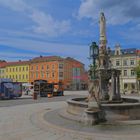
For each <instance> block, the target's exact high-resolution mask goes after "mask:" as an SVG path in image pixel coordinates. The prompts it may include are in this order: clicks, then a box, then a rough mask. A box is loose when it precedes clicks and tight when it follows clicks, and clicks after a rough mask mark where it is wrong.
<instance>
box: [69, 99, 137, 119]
mask: <svg viewBox="0 0 140 140" xmlns="http://www.w3.org/2000/svg"><path fill="white" fill-rule="evenodd" d="M85 99H86V98H73V99H69V100H68V101H67V104H68V107H67V112H68V113H70V114H72V115H76V116H82V114H83V113H84V111H85V110H86V109H87V108H88V103H87V102H85ZM101 108H102V109H103V110H104V112H105V114H106V120H107V121H124V120H140V101H139V100H137V99H134V98H126V97H123V98H122V103H113V102H108V103H101Z"/></svg>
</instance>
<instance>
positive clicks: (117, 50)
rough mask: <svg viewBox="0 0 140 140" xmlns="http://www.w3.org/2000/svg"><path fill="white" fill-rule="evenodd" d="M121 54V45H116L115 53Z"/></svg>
mask: <svg viewBox="0 0 140 140" xmlns="http://www.w3.org/2000/svg"><path fill="white" fill-rule="evenodd" d="M120 54H121V47H120V45H119V44H117V45H116V46H115V55H120Z"/></svg>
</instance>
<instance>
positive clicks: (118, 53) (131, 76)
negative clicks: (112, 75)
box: [111, 45, 139, 93]
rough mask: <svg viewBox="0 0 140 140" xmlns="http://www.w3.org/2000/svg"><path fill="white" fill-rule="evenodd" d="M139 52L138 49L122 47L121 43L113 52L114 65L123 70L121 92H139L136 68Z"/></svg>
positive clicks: (112, 60)
mask: <svg viewBox="0 0 140 140" xmlns="http://www.w3.org/2000/svg"><path fill="white" fill-rule="evenodd" d="M138 59H139V54H137V49H135V48H130V49H121V47H120V45H116V46H115V50H114V51H112V54H111V62H112V67H113V68H115V69H118V70H120V71H121V76H120V90H121V92H122V93H123V92H127V93H134V92H138V80H137V76H136V73H135V68H136V66H137V65H138Z"/></svg>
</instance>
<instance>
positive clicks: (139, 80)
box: [135, 61, 140, 90]
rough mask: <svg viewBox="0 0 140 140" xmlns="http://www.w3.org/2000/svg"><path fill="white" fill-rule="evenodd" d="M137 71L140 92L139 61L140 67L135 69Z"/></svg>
mask: <svg viewBox="0 0 140 140" xmlns="http://www.w3.org/2000/svg"><path fill="white" fill-rule="evenodd" d="M135 71H136V75H137V79H138V85H139V86H138V87H139V90H140V61H139V64H138V66H137V67H136V68H135Z"/></svg>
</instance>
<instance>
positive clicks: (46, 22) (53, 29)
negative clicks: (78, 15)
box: [0, 0, 70, 37]
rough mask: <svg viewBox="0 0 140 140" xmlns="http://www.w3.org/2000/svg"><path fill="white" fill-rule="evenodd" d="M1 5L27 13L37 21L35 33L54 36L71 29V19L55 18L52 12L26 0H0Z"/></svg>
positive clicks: (34, 28)
mask: <svg viewBox="0 0 140 140" xmlns="http://www.w3.org/2000/svg"><path fill="white" fill-rule="evenodd" d="M0 5H3V6H6V7H8V8H10V9H11V10H14V11H18V12H24V13H26V15H27V17H28V18H30V19H31V20H32V21H33V22H34V23H35V25H34V26H32V27H31V29H32V30H33V31H34V32H35V33H40V34H46V35H48V36H51V37H53V36H58V35H61V34H64V33H66V32H68V31H69V30H70V21H69V20H62V21H58V20H55V19H54V18H53V17H52V16H51V15H50V14H47V13H44V12H43V11H40V10H38V9H36V8H34V7H31V6H29V5H27V4H26V3H25V1H24V0H0Z"/></svg>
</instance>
